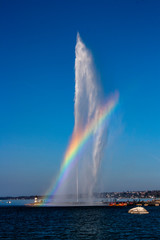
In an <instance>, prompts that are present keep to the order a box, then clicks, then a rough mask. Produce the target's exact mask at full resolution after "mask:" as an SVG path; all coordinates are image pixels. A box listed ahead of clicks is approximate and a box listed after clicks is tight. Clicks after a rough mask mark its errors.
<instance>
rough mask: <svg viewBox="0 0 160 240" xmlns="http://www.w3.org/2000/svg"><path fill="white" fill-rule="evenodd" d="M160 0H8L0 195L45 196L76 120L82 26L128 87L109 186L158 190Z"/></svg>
mask: <svg viewBox="0 0 160 240" xmlns="http://www.w3.org/2000/svg"><path fill="white" fill-rule="evenodd" d="M159 10H160V2H159V1H157V0H153V1H151V0H146V1H141V0H138V1H137V0H131V1H127V0H121V1H118V0H113V1H109V0H108V1H102V0H100V1H89V0H88V1H69V2H68V1H63V0H61V1H42V0H40V1H19V0H18V1H16V2H13V1H4V0H3V1H1V3H0V21H1V25H0V31H1V38H0V46H1V48H0V49H1V50H0V65H1V70H0V83H1V88H0V102H1V104H0V109H1V117H0V126H1V130H0V196H7V195H11V196H17V195H18V196H20V195H32V194H33V195H36V194H37V195H43V194H44V193H45V192H46V190H47V189H48V188H49V186H50V184H51V183H52V182H53V180H54V179H55V178H56V176H57V174H58V172H59V168H60V165H61V162H62V160H63V157H64V154H65V151H66V149H67V146H68V143H69V140H70V137H71V134H72V130H73V127H74V84H75V82H74V79H75V77H74V61H75V45H76V35H77V32H79V33H80V35H81V37H82V40H83V41H84V43H85V44H86V46H87V47H88V48H89V49H90V51H91V52H92V54H93V57H94V62H95V66H96V68H97V72H98V74H99V78H100V81H101V85H102V87H103V90H104V95H105V96H107V95H109V94H111V93H113V92H114V91H115V90H118V92H119V94H120V100H119V106H118V109H117V111H116V113H115V114H114V116H113V117H112V121H111V124H110V127H109V130H108V131H109V136H108V144H107V148H106V150H105V154H104V156H103V159H102V163H101V169H100V171H99V181H98V183H97V189H96V190H99V192H103V191H104V192H108V191H113V192H114V191H127V190H135V191H137V190H158V189H160V187H159V182H160V174H159V168H160V112H159V103H160V94H159V89H160V67H159V63H160V44H159V42H160V27H159V26H160V15H159Z"/></svg>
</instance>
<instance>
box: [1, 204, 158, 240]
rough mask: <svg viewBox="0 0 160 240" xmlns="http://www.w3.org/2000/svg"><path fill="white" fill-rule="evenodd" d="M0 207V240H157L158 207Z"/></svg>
mask: <svg viewBox="0 0 160 240" xmlns="http://www.w3.org/2000/svg"><path fill="white" fill-rule="evenodd" d="M129 209H130V208H129V207H70V208H63V207H62V208H55V207H24V206H10V207H9V206H3V207H0V239H20V240H23V239H25V240H26V239H54V240H55V239H69V240H72V239H80V240H82V239H93V240H95V239H160V207H146V209H147V210H148V211H149V214H146V215H131V214H128V210H129Z"/></svg>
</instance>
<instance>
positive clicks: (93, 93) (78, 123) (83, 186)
mask: <svg viewBox="0 0 160 240" xmlns="http://www.w3.org/2000/svg"><path fill="white" fill-rule="evenodd" d="M75 55H76V58H75V104H74V116H75V125H74V134H75V135H77V134H78V133H79V132H81V131H83V129H85V128H86V126H87V125H88V124H89V123H90V122H91V121H93V120H98V117H99V111H100V108H101V106H102V93H101V88H100V84H99V83H98V78H97V75H96V71H95V67H94V63H93V57H92V54H91V53H90V51H89V50H88V49H87V48H86V46H85V45H84V43H83V42H82V40H81V38H80V36H79V34H77V43H76V48H75ZM105 130H106V125H105V126H104V125H101V126H100V127H99V128H98V129H95V132H94V133H93V135H92V137H91V139H90V140H89V141H88V142H87V144H86V145H85V147H84V149H83V151H82V152H81V154H80V155H79V157H78V161H77V163H76V165H75V166H74V168H73V169H72V170H71V171H70V172H69V174H68V176H67V178H66V179H65V182H64V183H63V185H61V187H60V188H59V191H58V193H60V194H64V195H66V194H68V193H72V194H74V195H77V201H78V194H79V195H80V194H86V195H88V196H90V197H92V194H93V191H94V186H95V183H96V181H97V173H98V169H99V166H100V162H101V158H102V153H103V148H104V145H105V143H106V141H105V136H106V131H105Z"/></svg>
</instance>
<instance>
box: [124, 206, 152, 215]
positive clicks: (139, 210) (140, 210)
mask: <svg viewBox="0 0 160 240" xmlns="http://www.w3.org/2000/svg"><path fill="white" fill-rule="evenodd" d="M128 213H131V214H148V213H149V212H148V211H147V210H146V209H145V208H143V207H135V208H131V209H130V210H129V211H128Z"/></svg>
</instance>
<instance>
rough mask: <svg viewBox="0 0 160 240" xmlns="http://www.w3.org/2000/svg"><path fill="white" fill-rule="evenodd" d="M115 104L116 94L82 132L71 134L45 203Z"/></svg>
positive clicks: (116, 100) (116, 101)
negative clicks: (57, 174) (58, 171)
mask: <svg viewBox="0 0 160 240" xmlns="http://www.w3.org/2000/svg"><path fill="white" fill-rule="evenodd" d="M117 103H118V93H116V94H115V95H114V96H112V97H111V98H110V100H109V101H107V103H106V104H105V105H104V106H103V107H101V108H100V109H99V113H98V117H97V118H96V119H95V118H94V119H93V120H91V121H90V122H89V123H88V124H87V125H86V127H85V129H84V130H81V131H79V132H73V135H72V138H71V141H70V144H69V146H68V149H67V151H66V154H65V157H64V160H63V163H62V165H61V169H60V173H59V176H58V177H57V179H56V181H55V183H54V185H52V187H51V188H50V190H49V191H48V194H47V196H49V199H46V202H49V201H51V199H52V198H53V197H54V195H55V193H56V192H57V190H58V189H59V187H60V186H61V184H62V183H63V181H64V180H65V178H66V176H67V175H68V173H69V171H70V169H71V168H72V166H73V164H75V162H76V161H77V159H78V155H79V153H80V152H81V150H82V149H83V146H84V145H85V144H86V143H87V141H88V140H89V138H90V136H92V134H93V133H95V132H96V130H97V129H98V128H99V127H100V126H101V125H102V124H103V123H104V121H105V120H107V119H108V118H109V116H110V115H111V113H112V112H113V111H114V109H115V107H116V105H117Z"/></svg>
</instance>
